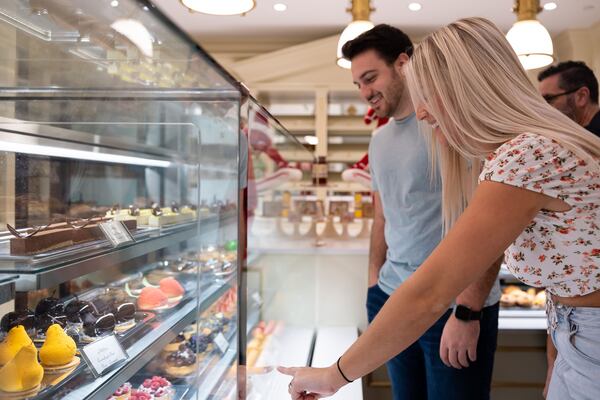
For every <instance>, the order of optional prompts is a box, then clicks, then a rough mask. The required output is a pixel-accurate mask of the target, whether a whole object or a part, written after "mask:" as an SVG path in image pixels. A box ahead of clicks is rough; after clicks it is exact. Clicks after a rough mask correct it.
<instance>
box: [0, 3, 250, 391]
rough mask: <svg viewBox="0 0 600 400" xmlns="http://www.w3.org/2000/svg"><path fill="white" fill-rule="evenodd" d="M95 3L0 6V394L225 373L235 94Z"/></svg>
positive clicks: (188, 58) (230, 360)
mask: <svg viewBox="0 0 600 400" xmlns="http://www.w3.org/2000/svg"><path fill="white" fill-rule="evenodd" d="M113 3H118V5H117V6H112V5H111V2H110V1H104V0H102V1H93V2H91V1H83V0H73V1H59V0H50V1H19V0H13V1H5V2H3V3H2V4H1V5H0V32H2V35H0V37H1V38H2V39H0V47H1V48H2V54H1V55H0V82H1V83H0V85H1V86H2V87H1V88H0V286H2V289H3V292H2V293H5V291H4V289H5V288H8V292H9V293H14V294H13V295H11V296H10V298H9V299H6V301H5V299H4V297H3V298H2V299H3V300H2V302H1V303H0V318H1V320H2V321H1V327H0V332H1V333H0V341H2V344H1V345H0V397H3V396H7V395H10V396H16V397H19V396H20V398H25V397H26V398H35V399H38V398H39V399H42V398H46V399H48V398H53V399H54V398H61V399H78V400H80V399H107V398H111V396H113V398H120V397H119V396H126V395H128V394H129V395H131V394H134V393H135V394H140V396H142V397H143V395H141V393H146V394H149V395H152V396H154V398H171V399H183V398H185V399H191V398H197V399H207V398H209V396H210V395H211V393H213V392H215V391H216V390H217V388H218V387H219V385H220V384H221V382H223V381H224V379H225V378H227V374H228V373H233V374H236V372H237V369H236V363H237V359H238V328H237V326H238V300H237V299H238V296H237V291H238V287H239V286H238V279H239V275H238V269H239V263H238V260H239V257H238V253H240V252H241V250H240V249H241V246H239V245H238V241H239V237H238V236H239V231H238V221H239V215H240V208H239V204H238V201H239V198H240V190H241V189H243V187H244V186H245V185H246V180H245V174H240V171H239V162H240V143H243V142H244V140H241V137H240V118H239V115H240V98H241V92H240V90H239V89H238V84H237V83H236V82H235V80H233V79H232V78H231V77H230V76H229V75H228V74H227V73H226V72H225V71H224V70H222V69H221V68H220V67H219V66H218V65H217V64H216V63H215V62H214V61H213V60H212V59H211V58H210V57H209V56H208V55H206V54H205V53H204V52H203V51H202V50H201V49H200V48H199V47H198V46H197V45H195V44H194V43H193V42H191V41H190V40H188V39H187V38H186V37H185V36H184V35H183V34H182V33H181V32H180V31H178V30H177V29H176V28H175V27H174V26H173V25H172V24H171V23H170V22H168V21H167V20H166V19H165V18H164V17H163V16H162V15H161V14H160V13H159V12H158V11H157V10H156V9H155V8H154V7H153V6H152V4H151V3H149V2H145V1H132V0H130V1H126V0H120V1H119V2H113ZM240 177H242V178H240ZM38 360H39V361H38ZM29 370H31V371H35V376H34V377H33V378H35V379H33V378H32V379H31V380H29V381H27V382H25V380H23V379H21V375H22V374H23V373H24V372H25V371H29ZM236 382H237V381H236V380H235V379H234V380H233V381H232V383H233V385H234V386H235V385H236ZM4 392H6V393H4ZM161 396H162V397H161Z"/></svg>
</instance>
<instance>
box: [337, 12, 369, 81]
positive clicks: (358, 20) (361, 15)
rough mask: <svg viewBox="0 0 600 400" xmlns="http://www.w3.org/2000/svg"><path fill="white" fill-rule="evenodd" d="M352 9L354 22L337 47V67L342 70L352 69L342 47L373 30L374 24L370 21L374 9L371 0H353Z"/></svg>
mask: <svg viewBox="0 0 600 400" xmlns="http://www.w3.org/2000/svg"><path fill="white" fill-rule="evenodd" d="M351 1H352V7H351V8H349V9H347V10H346V11H348V12H349V13H352V22H350V23H349V24H348V26H347V27H346V28H345V29H344V31H343V32H342V34H341V35H340V39H339V40H338V45H337V65H339V66H340V67H342V68H346V69H349V68H350V65H351V63H350V60H347V59H345V58H344V56H343V55H342V47H344V45H345V44H346V42H348V41H350V40H352V39H354V38H355V37H357V36H358V35H360V34H361V33H363V32H366V31H368V30H369V29H371V28H373V26H374V25H373V23H372V22H371V21H370V20H369V16H370V15H371V12H372V11H375V9H374V8H371V4H370V0H351Z"/></svg>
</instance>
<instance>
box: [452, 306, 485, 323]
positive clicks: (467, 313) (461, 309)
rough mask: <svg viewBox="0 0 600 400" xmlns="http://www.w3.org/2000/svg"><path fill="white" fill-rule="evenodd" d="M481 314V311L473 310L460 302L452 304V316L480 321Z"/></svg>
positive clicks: (462, 319)
mask: <svg viewBox="0 0 600 400" xmlns="http://www.w3.org/2000/svg"><path fill="white" fill-rule="evenodd" d="M482 315H483V314H482V312H481V311H473V310H471V309H470V308H469V307H467V306H463V305H462V304H457V305H455V306H454V316H455V317H456V319H459V320H461V321H481V317H482Z"/></svg>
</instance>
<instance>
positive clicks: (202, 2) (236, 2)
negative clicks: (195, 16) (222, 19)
mask: <svg viewBox="0 0 600 400" xmlns="http://www.w3.org/2000/svg"><path fill="white" fill-rule="evenodd" d="M180 1H181V3H182V4H183V5H184V6H186V7H187V8H189V9H190V11H196V12H199V13H202V14H210V15H240V14H241V15H243V14H246V13H247V12H249V11H252V9H254V7H256V1H254V0H180Z"/></svg>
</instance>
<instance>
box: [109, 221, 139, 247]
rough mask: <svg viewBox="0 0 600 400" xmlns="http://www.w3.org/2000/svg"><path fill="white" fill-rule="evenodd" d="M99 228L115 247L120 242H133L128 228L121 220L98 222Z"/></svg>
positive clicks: (120, 243)
mask: <svg viewBox="0 0 600 400" xmlns="http://www.w3.org/2000/svg"><path fill="white" fill-rule="evenodd" d="M100 229H102V232H104V235H105V236H106V238H107V239H108V240H110V242H111V243H112V245H113V246H115V247H117V246H120V245H122V244H126V243H132V242H135V239H134V238H133V236H131V233H130V232H129V229H127V227H126V226H125V224H124V223H123V222H121V221H114V220H113V221H107V222H102V223H101V224H100Z"/></svg>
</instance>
